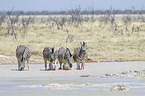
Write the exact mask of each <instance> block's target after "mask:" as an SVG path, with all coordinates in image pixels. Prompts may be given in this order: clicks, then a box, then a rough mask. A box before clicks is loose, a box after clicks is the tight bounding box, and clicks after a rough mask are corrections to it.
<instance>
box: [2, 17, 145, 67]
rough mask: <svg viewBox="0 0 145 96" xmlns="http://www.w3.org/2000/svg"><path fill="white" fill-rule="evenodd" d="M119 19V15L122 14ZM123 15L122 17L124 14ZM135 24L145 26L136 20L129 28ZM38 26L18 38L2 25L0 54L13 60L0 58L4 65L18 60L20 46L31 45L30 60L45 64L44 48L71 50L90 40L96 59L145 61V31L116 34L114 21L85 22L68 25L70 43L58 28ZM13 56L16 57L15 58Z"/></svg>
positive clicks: (88, 44) (89, 51) (119, 23)
mask: <svg viewBox="0 0 145 96" xmlns="http://www.w3.org/2000/svg"><path fill="white" fill-rule="evenodd" d="M118 18H119V16H118ZM120 18H121V17H120ZM117 23H118V25H119V27H118V28H119V29H120V30H124V29H125V26H124V24H123V23H122V22H121V21H118V22H117ZM133 24H135V25H137V26H139V27H140V30H141V29H144V28H145V23H142V22H132V23H131V24H129V25H128V26H129V27H128V29H129V31H131V27H132V25H133ZM33 26H35V28H36V29H34V28H32V25H30V26H29V30H28V31H27V36H26V37H25V38H22V37H21V32H20V31H18V32H17V36H18V38H17V39H14V38H13V37H12V36H5V35H4V34H5V33H6V25H5V24H3V25H1V27H0V28H1V30H0V33H1V34H0V55H5V56H9V57H10V59H8V58H7V59H6V58H2V57H0V61H1V62H0V64H13V63H17V61H16V58H15V49H16V47H17V46H18V45H20V44H22V45H26V46H28V47H29V48H30V50H31V53H32V58H31V61H30V63H43V58H42V51H43V49H44V47H55V48H56V49H58V48H60V47H62V46H65V47H68V48H70V49H71V52H72V53H73V50H74V48H76V47H78V46H80V44H79V42H80V41H86V42H88V43H87V52H88V55H89V58H90V59H91V60H93V61H102V62H104V61H105V62H106V61H110V62H113V61H142V60H143V61H144V60H145V55H144V54H145V32H144V31H141V32H140V33H137V32H135V33H133V34H127V33H125V31H123V34H120V33H119V34H117V35H114V34H113V32H112V30H111V28H110V23H108V24H104V23H101V22H94V23H92V22H85V23H82V24H81V25H80V26H78V27H75V26H72V25H69V24H66V26H65V27H64V29H69V32H70V34H71V35H72V38H73V41H72V42H68V43H66V38H67V33H66V31H64V30H58V29H57V28H53V29H51V30H50V29H49V28H47V26H46V24H42V23H35V24H33ZM12 58H13V59H12Z"/></svg>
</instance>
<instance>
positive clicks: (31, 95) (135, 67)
mask: <svg viewBox="0 0 145 96" xmlns="http://www.w3.org/2000/svg"><path fill="white" fill-rule="evenodd" d="M58 67H59V65H57V68H58ZM75 68H76V64H74V67H73V69H72V70H56V71H44V64H36V65H35V64H33V65H30V70H29V71H27V67H26V69H25V71H23V72H20V71H17V65H0V96H18V95H21V96H58V95H59V96H66V95H69V96H74V95H76V96H88V95H91V96H144V94H145V79H144V77H143V78H133V77H127V76H126V75H121V76H120V74H122V73H123V74H124V73H125V72H126V73H127V72H128V73H129V72H130V73H129V74H134V73H132V72H135V73H136V72H141V73H142V74H145V73H143V72H144V71H143V70H144V68H145V62H142V61H140V62H105V63H103V62H101V63H87V64H86V66H85V70H75ZM106 74H110V75H106ZM112 74H117V76H116V75H115V76H114V75H112ZM131 76H132V75H131ZM134 76H136V75H134ZM141 76H144V75H141ZM116 85H117V86H118V85H119V86H120V85H123V88H124V87H126V88H127V90H119V91H117V90H113V88H116V87H114V86H116Z"/></svg>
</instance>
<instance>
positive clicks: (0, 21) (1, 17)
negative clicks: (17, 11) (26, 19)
mask: <svg viewBox="0 0 145 96" xmlns="http://www.w3.org/2000/svg"><path fill="white" fill-rule="evenodd" d="M5 17H6V14H5V13H4V12H1V13H0V25H1V24H2V23H3V22H4V20H5Z"/></svg>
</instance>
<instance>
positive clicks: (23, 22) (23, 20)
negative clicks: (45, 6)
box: [21, 17, 31, 38]
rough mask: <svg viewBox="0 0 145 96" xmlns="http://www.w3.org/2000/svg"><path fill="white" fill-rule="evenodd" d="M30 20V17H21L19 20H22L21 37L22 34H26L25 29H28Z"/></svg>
mask: <svg viewBox="0 0 145 96" xmlns="http://www.w3.org/2000/svg"><path fill="white" fill-rule="evenodd" d="M30 21H31V17H29V18H22V20H21V22H22V26H23V27H22V29H23V33H22V37H23V38H24V36H25V35H26V31H27V29H28V26H29V24H30Z"/></svg>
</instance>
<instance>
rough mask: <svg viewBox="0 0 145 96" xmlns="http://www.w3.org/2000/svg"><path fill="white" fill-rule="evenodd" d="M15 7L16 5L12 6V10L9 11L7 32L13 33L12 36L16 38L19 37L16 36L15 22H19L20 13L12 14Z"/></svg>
mask: <svg viewBox="0 0 145 96" xmlns="http://www.w3.org/2000/svg"><path fill="white" fill-rule="evenodd" d="M13 9H14V7H13V8H12V10H11V11H10V12H7V15H8V18H9V20H8V22H7V24H8V33H7V34H11V35H12V36H14V37H15V39H17V36H16V33H15V24H16V23H17V22H18V20H19V16H20V15H19V14H12V13H13Z"/></svg>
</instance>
